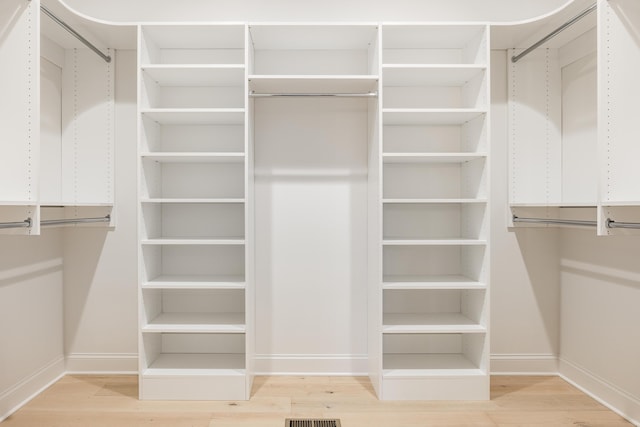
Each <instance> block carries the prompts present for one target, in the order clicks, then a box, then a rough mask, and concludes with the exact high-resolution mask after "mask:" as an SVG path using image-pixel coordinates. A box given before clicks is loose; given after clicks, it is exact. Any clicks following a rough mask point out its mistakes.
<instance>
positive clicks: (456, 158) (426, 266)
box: [379, 24, 489, 400]
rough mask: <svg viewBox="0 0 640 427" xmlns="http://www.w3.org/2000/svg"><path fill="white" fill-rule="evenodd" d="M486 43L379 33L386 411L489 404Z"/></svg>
mask: <svg viewBox="0 0 640 427" xmlns="http://www.w3.org/2000/svg"><path fill="white" fill-rule="evenodd" d="M487 38H488V28H487V26H485V25H445V24H435V25H413V24H412V25H402V24H388V25H383V27H382V47H383V51H382V92H383V94H382V96H383V105H382V122H383V138H382V140H383V142H382V153H381V156H382V171H381V173H382V180H381V181H382V206H381V210H382V239H381V247H382V331H381V332H382V380H381V384H382V386H381V387H380V391H379V395H380V397H381V398H382V399H385V400H485V399H488V398H489V360H488V356H489V350H488V349H489V338H488V333H489V297H488V293H489V292H488V285H489V250H488V244H489V230H488V228H489V225H488V224H489V203H488V200H489V195H488V188H489V186H488V182H487V181H488V175H489V173H488V170H489V166H488V146H489V129H488V123H489V119H488V107H489V78H488V77H489V76H488V74H489V68H488V58H489V43H488V40H487Z"/></svg>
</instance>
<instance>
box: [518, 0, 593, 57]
mask: <svg viewBox="0 0 640 427" xmlns="http://www.w3.org/2000/svg"><path fill="white" fill-rule="evenodd" d="M597 7H598V4H597V3H594V4H592V5H591V6H589V7H588V8H586V9H585V10H583V11H582V12H580V13H579V14H577V15H576V16H574V17H573V18H571V19H570V20H569V21H567V22H565V23H564V24H562V25H561V26H559V27H558V28H556V29H555V30H553V31H552V32H550V33H549V34H547V35H546V36H544V37H543V38H541V39H540V40H538V41H537V42H535V43H534V44H532V45H531V46H529V47H528V48H526V49H525V50H524V51H522V52H520V53H519V54H517V55H514V56H512V57H511V62H513V63H516V62H518V61H519V60H521V59H522V58H524V57H525V56H527V55H528V54H529V53H531V51H533V50H534V49H537V48H539V47H540V46H542V45H543V44H545V43H546V42H547V41H549V40H550V39H552V38H554V37H555V36H557V35H558V34H560V33H561V32H563V31H564V30H566V29H567V28H569V27H570V26H572V25H573V24H575V23H576V22H578V21H579V20H581V19H582V18H584V17H585V16H587V15H588V14H590V13H591V12H593V11H594V10H596V8H597Z"/></svg>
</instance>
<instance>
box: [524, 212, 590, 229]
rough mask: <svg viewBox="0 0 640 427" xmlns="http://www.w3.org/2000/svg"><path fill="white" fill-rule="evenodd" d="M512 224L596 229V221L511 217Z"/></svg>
mask: <svg viewBox="0 0 640 427" xmlns="http://www.w3.org/2000/svg"><path fill="white" fill-rule="evenodd" d="M513 222H527V223H532V224H555V225H579V226H583V227H596V226H597V225H598V223H597V222H596V221H584V220H579V219H548V218H520V217H517V216H515V215H514V216H513Z"/></svg>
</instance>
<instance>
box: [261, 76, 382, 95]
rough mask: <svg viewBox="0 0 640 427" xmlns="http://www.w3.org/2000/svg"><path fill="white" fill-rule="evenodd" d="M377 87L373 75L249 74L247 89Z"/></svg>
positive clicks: (313, 90) (299, 90)
mask: <svg viewBox="0 0 640 427" xmlns="http://www.w3.org/2000/svg"><path fill="white" fill-rule="evenodd" d="M377 88H378V76H373V75H345V76H336V75H291V76H276V75H251V76H249V89H250V90H252V91H255V92H256V93H285V94H286V93H320V94H324V93H367V92H373V91H377Z"/></svg>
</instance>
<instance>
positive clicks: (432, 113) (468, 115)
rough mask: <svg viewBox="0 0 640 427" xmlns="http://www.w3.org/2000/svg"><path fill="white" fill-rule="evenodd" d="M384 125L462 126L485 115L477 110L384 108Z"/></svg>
mask: <svg viewBox="0 0 640 427" xmlns="http://www.w3.org/2000/svg"><path fill="white" fill-rule="evenodd" d="M382 113H383V123H384V124H385V125H392V126H393V125H396V126H398V125H462V124H464V123H466V122H469V121H471V120H473V119H475V118H478V117H480V116H481V115H483V114H485V113H486V110H484V109H477V108H384V109H383V110H382Z"/></svg>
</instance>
